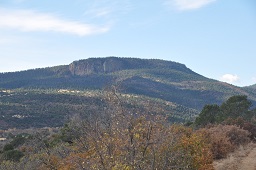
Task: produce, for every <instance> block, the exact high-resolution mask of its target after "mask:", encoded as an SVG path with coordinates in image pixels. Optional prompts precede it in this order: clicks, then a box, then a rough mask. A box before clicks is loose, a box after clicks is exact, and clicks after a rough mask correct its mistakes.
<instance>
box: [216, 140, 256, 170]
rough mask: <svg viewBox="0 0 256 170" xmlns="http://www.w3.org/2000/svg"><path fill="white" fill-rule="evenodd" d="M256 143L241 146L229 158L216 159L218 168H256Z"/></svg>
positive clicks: (250, 169)
mask: <svg viewBox="0 0 256 170" xmlns="http://www.w3.org/2000/svg"><path fill="white" fill-rule="evenodd" d="M255 158H256V144H255V143H249V144H248V145H246V146H240V147H239V148H238V149H237V150H235V151H234V152H232V153H230V154H229V155H228V157H227V158H225V159H220V160H216V161H214V163H213V165H214V169H216V170H256V161H255Z"/></svg>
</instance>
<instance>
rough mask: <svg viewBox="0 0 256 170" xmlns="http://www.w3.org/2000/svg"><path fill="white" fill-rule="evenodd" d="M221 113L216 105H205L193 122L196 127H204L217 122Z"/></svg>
mask: <svg viewBox="0 0 256 170" xmlns="http://www.w3.org/2000/svg"><path fill="white" fill-rule="evenodd" d="M221 114H222V111H221V109H220V107H219V106H218V105H206V106H204V108H203V110H202V111H201V113H200V114H199V116H198V117H197V118H196V120H195V125H196V126H202V127H204V126H206V125H207V124H213V123H216V122H219V119H220V116H221Z"/></svg>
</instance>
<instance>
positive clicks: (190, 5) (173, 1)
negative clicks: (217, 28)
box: [166, 0, 216, 11]
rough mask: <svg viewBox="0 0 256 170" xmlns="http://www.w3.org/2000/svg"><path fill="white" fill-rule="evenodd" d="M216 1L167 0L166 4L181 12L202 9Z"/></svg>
mask: <svg viewBox="0 0 256 170" xmlns="http://www.w3.org/2000/svg"><path fill="white" fill-rule="evenodd" d="M215 1H216V0H167V1H166V4H168V5H171V6H173V7H175V8H176V9H178V10H180V11H184V10H194V9H198V8H202V7H203V6H206V5H208V4H210V3H212V2H215Z"/></svg>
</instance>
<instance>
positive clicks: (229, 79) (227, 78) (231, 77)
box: [220, 74, 240, 84]
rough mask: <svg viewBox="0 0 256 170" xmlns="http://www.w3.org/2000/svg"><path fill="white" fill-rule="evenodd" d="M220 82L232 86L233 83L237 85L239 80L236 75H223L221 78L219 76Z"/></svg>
mask: <svg viewBox="0 0 256 170" xmlns="http://www.w3.org/2000/svg"><path fill="white" fill-rule="evenodd" d="M220 80H221V81H224V82H227V83H230V84H233V83H237V82H239V81H240V78H239V77H238V76H237V75H233V74H224V75H223V76H221V78H220Z"/></svg>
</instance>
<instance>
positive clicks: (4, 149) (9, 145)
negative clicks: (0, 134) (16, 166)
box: [3, 144, 14, 152]
mask: <svg viewBox="0 0 256 170" xmlns="http://www.w3.org/2000/svg"><path fill="white" fill-rule="evenodd" d="M13 149H14V147H13V145H12V144H6V145H4V148H3V151H4V152H5V151H9V150H13Z"/></svg>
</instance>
